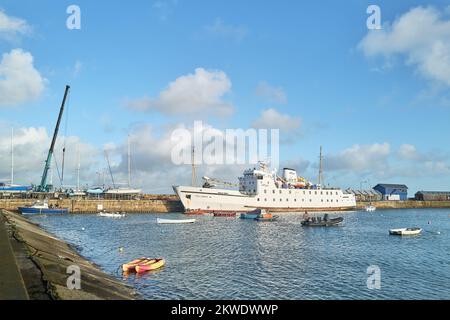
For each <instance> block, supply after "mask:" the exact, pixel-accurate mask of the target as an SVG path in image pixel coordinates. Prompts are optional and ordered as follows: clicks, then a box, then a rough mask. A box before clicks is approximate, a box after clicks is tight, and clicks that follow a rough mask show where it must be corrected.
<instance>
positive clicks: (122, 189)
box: [105, 136, 142, 195]
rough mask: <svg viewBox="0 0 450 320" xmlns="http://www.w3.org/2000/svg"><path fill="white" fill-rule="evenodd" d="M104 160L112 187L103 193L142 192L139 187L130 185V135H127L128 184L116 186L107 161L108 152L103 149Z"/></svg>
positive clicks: (125, 193) (123, 193)
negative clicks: (106, 163)
mask: <svg viewBox="0 0 450 320" xmlns="http://www.w3.org/2000/svg"><path fill="white" fill-rule="evenodd" d="M105 157H106V161H107V162H108V167H109V173H110V175H111V180H112V182H113V188H111V189H108V190H107V191H106V192H105V194H109V195H130V194H134V195H137V194H140V193H142V190H141V189H135V188H132V187H131V149H130V136H128V186H127V187H119V188H116V184H115V183H114V177H113V174H112V171H111V166H110V163H109V157H108V153H107V152H106V151H105Z"/></svg>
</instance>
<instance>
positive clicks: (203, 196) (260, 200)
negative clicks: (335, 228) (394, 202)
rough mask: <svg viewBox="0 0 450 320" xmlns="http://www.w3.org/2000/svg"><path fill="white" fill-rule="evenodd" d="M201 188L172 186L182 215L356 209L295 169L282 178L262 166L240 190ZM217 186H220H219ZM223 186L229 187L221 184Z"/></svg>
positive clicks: (350, 199) (209, 183)
mask: <svg viewBox="0 0 450 320" xmlns="http://www.w3.org/2000/svg"><path fill="white" fill-rule="evenodd" d="M203 179H204V180H205V184H204V185H203V186H202V187H188V186H174V187H173V189H174V190H175V192H176V194H177V195H178V196H179V198H180V200H181V202H182V204H183V206H184V209H185V211H197V210H198V211H204V212H214V211H239V212H241V211H242V212H245V211H252V210H255V209H257V208H259V209H267V210H270V211H305V210H323V211H326V210H333V211H334V210H351V209H354V208H355V207H356V200H355V196H354V195H353V194H346V193H344V192H343V191H342V190H341V189H339V188H323V187H321V186H320V185H313V184H311V183H310V182H308V181H306V180H305V179H304V178H302V177H298V176H297V172H296V171H295V170H294V169H289V168H284V169H283V175H282V177H279V176H278V175H277V174H276V172H275V171H272V172H271V171H269V170H268V168H267V165H266V164H265V163H260V165H259V168H253V169H248V170H245V171H244V175H243V176H242V177H240V178H239V184H238V185H237V186H239V190H228V189H224V188H222V189H219V188H217V187H216V186H215V185H214V182H218V181H217V180H214V179H209V178H207V177H204V178H203ZM219 183H220V182H219ZM224 185H230V184H227V183H224Z"/></svg>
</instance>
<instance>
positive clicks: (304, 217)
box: [303, 211, 310, 221]
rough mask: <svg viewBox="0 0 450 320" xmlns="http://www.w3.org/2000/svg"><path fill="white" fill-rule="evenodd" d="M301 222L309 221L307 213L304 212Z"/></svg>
mask: <svg viewBox="0 0 450 320" xmlns="http://www.w3.org/2000/svg"><path fill="white" fill-rule="evenodd" d="M303 220H305V221H309V220H310V217H309V214H308V211H305V213H304V214H303Z"/></svg>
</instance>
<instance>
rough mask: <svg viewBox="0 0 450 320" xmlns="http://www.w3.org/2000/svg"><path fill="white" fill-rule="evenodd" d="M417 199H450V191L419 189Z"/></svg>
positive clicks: (415, 197)
mask: <svg viewBox="0 0 450 320" xmlns="http://www.w3.org/2000/svg"><path fill="white" fill-rule="evenodd" d="M414 199H416V200H417V201H450V191H419V192H417V193H416V194H415V196H414Z"/></svg>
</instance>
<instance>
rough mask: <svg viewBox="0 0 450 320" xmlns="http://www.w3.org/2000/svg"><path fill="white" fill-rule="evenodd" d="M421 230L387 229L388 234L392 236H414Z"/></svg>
mask: <svg viewBox="0 0 450 320" xmlns="http://www.w3.org/2000/svg"><path fill="white" fill-rule="evenodd" d="M421 232H422V229H421V228H401V229H391V230H389V234H391V235H394V236H415V235H418V234H420V233H421Z"/></svg>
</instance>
